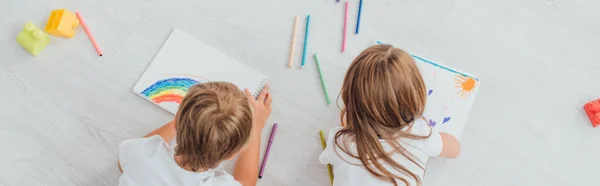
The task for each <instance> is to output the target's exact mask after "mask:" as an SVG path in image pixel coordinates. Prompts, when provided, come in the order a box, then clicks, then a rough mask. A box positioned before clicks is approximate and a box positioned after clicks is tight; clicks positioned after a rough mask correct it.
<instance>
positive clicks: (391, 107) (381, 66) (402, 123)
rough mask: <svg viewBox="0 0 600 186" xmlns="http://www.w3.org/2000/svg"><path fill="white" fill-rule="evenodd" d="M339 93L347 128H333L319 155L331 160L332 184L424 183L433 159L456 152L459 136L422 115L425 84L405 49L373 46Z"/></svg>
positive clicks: (354, 65) (356, 61) (356, 62)
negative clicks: (423, 180)
mask: <svg viewBox="0 0 600 186" xmlns="http://www.w3.org/2000/svg"><path fill="white" fill-rule="evenodd" d="M340 94H341V99H342V101H343V103H344V106H345V107H344V108H343V109H342V113H341V120H342V123H343V127H336V128H334V129H332V130H331V131H330V132H329V136H328V139H327V148H326V149H325V150H324V151H323V153H322V154H321V155H320V157H319V159H320V161H321V163H323V164H332V166H333V169H334V171H333V172H334V175H335V180H334V185H344V186H364V185H368V186H383V185H394V186H397V185H407V186H415V185H421V183H422V178H423V174H424V173H425V163H426V162H427V159H428V158H429V157H436V156H442V157H450V158H454V157H456V156H458V154H459V152H460V143H459V142H458V140H457V139H456V138H455V137H453V136H451V135H449V134H447V133H443V132H438V131H437V130H436V129H434V128H431V127H430V126H429V125H428V124H427V122H426V120H425V118H423V116H422V115H423V110H424V109H425V103H426V98H427V95H426V89H425V83H424V82H423V79H422V77H421V74H420V72H419V69H418V68H417V66H416V64H415V61H414V60H413V58H412V57H411V56H410V55H409V54H408V53H406V52H404V51H402V50H401V49H398V48H394V47H392V46H391V45H375V46H372V47H370V48H368V49H366V50H365V51H363V52H362V53H361V54H360V55H359V56H357V57H356V58H355V59H354V61H353V62H352V64H351V65H350V67H349V68H348V71H347V72H346V76H345V78H344V82H343V84H342V90H341V93H340Z"/></svg>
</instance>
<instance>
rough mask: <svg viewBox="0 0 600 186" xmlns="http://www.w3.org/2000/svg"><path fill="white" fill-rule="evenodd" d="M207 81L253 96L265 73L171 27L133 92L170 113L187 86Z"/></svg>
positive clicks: (185, 91) (265, 78)
mask: <svg viewBox="0 0 600 186" xmlns="http://www.w3.org/2000/svg"><path fill="white" fill-rule="evenodd" d="M209 81H226V82H230V83H233V84H235V85H237V86H238V87H239V88H240V90H243V89H244V88H248V89H249V90H250V92H252V93H254V96H257V95H258V94H259V93H260V91H261V90H262V89H263V88H264V87H265V85H266V84H267V77H266V76H265V75H263V74H261V73H260V72H258V71H256V70H253V69H251V68H250V67H248V66H246V65H244V64H243V63H241V62H239V61H237V60H236V59H233V58H231V57H229V56H227V55H225V54H224V53H222V52H221V51H218V50H216V49H214V48H212V47H210V46H208V45H206V44H205V43H203V42H201V41H198V40H197V39H196V38H194V37H192V36H190V35H188V34H186V33H185V32H183V31H181V30H179V29H173V31H172V32H171V34H170V35H169V38H168V39H167V40H166V41H165V43H164V44H163V46H162V48H161V49H160V51H159V52H158V53H157V54H156V56H155V57H154V60H152V62H151V63H150V65H149V66H148V68H147V69H146V72H144V74H143V75H142V76H141V77H140V79H139V80H138V82H137V83H136V84H135V86H134V87H133V92H134V93H136V94H137V95H139V96H141V97H142V98H144V99H146V100H148V101H150V102H152V103H154V104H156V105H158V106H159V107H161V108H163V109H165V110H167V111H169V112H170V113H172V114H175V113H176V112H177V109H178V108H179V104H180V103H181V101H182V100H183V97H184V96H185V95H186V94H187V91H188V89H189V88H190V87H191V86H192V85H195V84H199V83H204V82H209Z"/></svg>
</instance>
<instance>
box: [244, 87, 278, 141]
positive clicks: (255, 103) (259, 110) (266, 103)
mask: <svg viewBox="0 0 600 186" xmlns="http://www.w3.org/2000/svg"><path fill="white" fill-rule="evenodd" d="M269 89H270V87H269V85H267V86H266V87H265V88H264V89H263V90H262V91H261V92H260V95H259V96H258V98H257V99H256V100H255V99H254V96H253V95H252V94H251V93H250V91H249V90H248V89H244V92H245V94H246V97H247V98H248V103H249V104H250V109H252V125H253V127H254V128H253V129H254V130H258V131H262V129H263V127H264V126H265V123H267V119H268V118H269V116H270V115H271V111H272V107H271V102H272V99H271V94H270V93H269Z"/></svg>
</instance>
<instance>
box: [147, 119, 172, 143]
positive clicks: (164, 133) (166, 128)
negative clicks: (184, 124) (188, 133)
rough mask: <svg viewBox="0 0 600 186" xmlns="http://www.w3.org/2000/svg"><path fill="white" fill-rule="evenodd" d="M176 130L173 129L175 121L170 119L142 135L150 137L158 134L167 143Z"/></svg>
mask: <svg viewBox="0 0 600 186" xmlns="http://www.w3.org/2000/svg"><path fill="white" fill-rule="evenodd" d="M175 134H176V130H175V121H171V122H169V123H167V124H165V125H163V126H162V127H160V128H157V129H156V130H154V131H152V132H150V133H149V134H147V135H146V136H144V137H151V136H154V135H160V137H162V138H163V139H164V140H165V142H167V144H170V143H171V141H172V140H173V138H175Z"/></svg>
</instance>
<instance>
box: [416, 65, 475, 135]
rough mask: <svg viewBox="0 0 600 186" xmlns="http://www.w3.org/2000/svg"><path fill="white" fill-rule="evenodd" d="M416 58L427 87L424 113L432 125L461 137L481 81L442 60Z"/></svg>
mask: <svg viewBox="0 0 600 186" xmlns="http://www.w3.org/2000/svg"><path fill="white" fill-rule="evenodd" d="M413 57H414V58H415V62H416V63H417V66H418V67H419V70H420V72H421V76H422V77H423V81H425V86H426V87H427V93H428V96H427V104H426V105H425V113H424V114H423V116H424V117H425V118H426V119H428V120H429V125H430V126H433V127H435V128H437V129H438V130H439V131H441V132H446V133H449V134H451V135H453V136H455V137H457V138H458V137H460V135H461V133H462V130H463V128H464V127H465V124H466V122H467V118H468V116H469V111H470V110H471V105H473V101H474V100H475V97H476V96H477V90H478V89H479V80H478V79H477V78H476V77H475V76H472V75H470V74H466V73H463V72H460V71H458V70H455V69H452V68H449V67H447V66H444V65H441V64H439V63H435V62H432V61H429V60H427V59H424V58H420V57H418V56H413Z"/></svg>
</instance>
